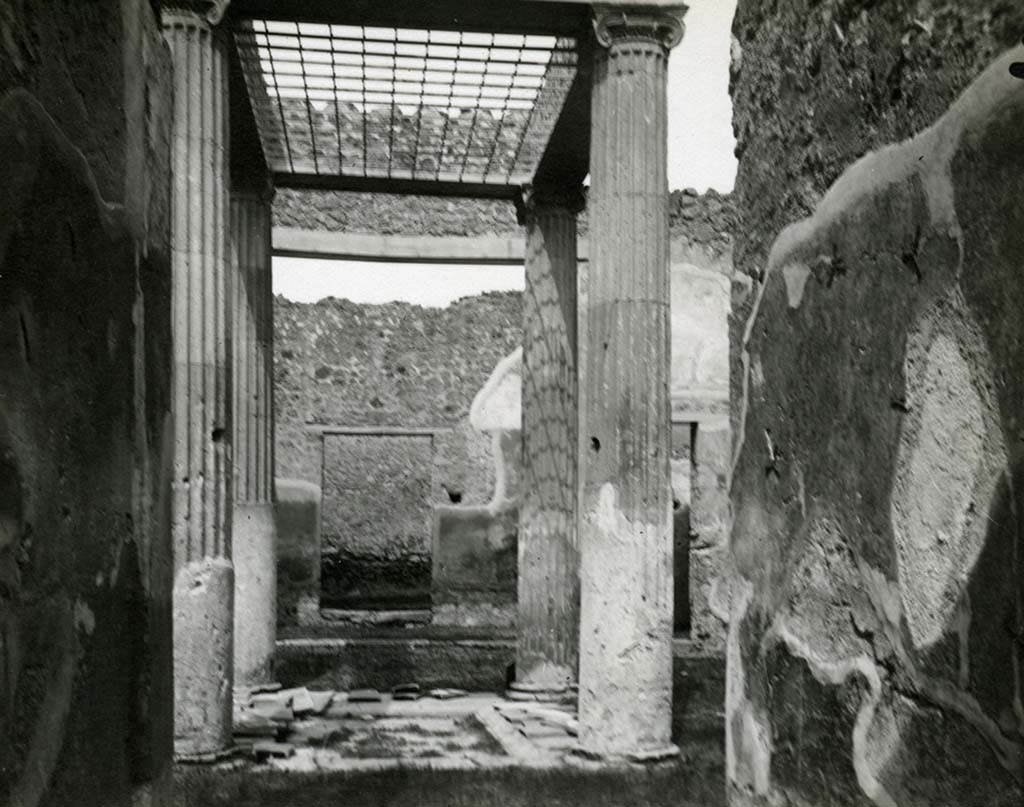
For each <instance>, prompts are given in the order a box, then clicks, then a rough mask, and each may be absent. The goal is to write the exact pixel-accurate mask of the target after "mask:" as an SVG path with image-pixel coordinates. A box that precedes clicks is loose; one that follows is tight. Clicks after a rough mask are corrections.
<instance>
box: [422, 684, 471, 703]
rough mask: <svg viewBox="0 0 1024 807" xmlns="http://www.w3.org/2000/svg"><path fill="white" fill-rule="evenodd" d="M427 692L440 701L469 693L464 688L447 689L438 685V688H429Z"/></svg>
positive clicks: (461, 696)
mask: <svg viewBox="0 0 1024 807" xmlns="http://www.w3.org/2000/svg"><path fill="white" fill-rule="evenodd" d="M427 694H428V695H430V697H432V698H437V699H438V700H440V701H447V700H451V699H452V698H463V697H465V696H466V695H468V694H469V693H468V692H466V690H464V689H448V688H445V687H440V688H438V689H432V690H430V692H429V693H427Z"/></svg>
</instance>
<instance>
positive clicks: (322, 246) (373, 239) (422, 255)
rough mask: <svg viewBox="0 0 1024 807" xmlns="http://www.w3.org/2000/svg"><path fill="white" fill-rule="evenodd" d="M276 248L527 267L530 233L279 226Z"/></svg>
mask: <svg viewBox="0 0 1024 807" xmlns="http://www.w3.org/2000/svg"><path fill="white" fill-rule="evenodd" d="M273 252H274V255H275V256H276V257H280V258H313V259H320V260H345V261H370V262H382V263H437V264H446V265H450V264H455V265H459V264H464V265H468V266H522V265H523V260H524V259H525V254H526V240H525V236H523V235H520V234H517V235H508V236H502V235H481V236H439V235H376V234H370V233H340V232H336V231H333V230H305V229H301V228H298V227H274V229H273ZM587 254H588V252H587V239H586V238H580V239H579V242H578V246H577V255H578V257H579V259H580V260H581V261H585V260H586V259H587Z"/></svg>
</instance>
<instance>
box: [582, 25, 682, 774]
mask: <svg viewBox="0 0 1024 807" xmlns="http://www.w3.org/2000/svg"><path fill="white" fill-rule="evenodd" d="M595 13H596V19H595V26H594V27H595V32H596V36H597V42H598V44H599V45H600V47H598V48H597V49H596V54H595V70H594V86H593V91H592V112H591V114H592V127H593V128H592V137H591V151H590V176H591V192H590V199H589V202H588V207H589V211H590V212H589V219H590V240H591V248H590V262H589V269H588V277H587V284H586V286H587V301H586V308H585V314H584V319H583V322H582V326H583V331H582V333H581V335H582V338H583V339H584V340H585V341H586V343H587V344H586V347H585V350H583V351H582V352H584V353H585V355H586V370H585V373H584V374H583V384H584V389H583V390H582V394H581V399H582V400H583V408H582V411H581V423H580V467H581V474H582V485H581V500H580V552H581V557H580V586H581V588H580V594H581V624H580V696H579V718H580V744H581V745H582V747H583V748H584V749H585V750H587V751H590V752H592V753H596V754H601V755H606V756H621V755H626V756H631V757H634V758H638V759H651V758H657V757H660V756H663V755H666V754H669V753H673V752H674V751H675V749H674V748H673V746H672V745H671V735H670V725H671V717H672V595H673V588H672V488H671V482H670V476H669V454H670V445H669V443H670V441H669V435H670V432H669V408H670V406H669V251H668V249H669V242H668V185H667V180H666V162H667V126H666V107H667V98H666V68H667V64H668V51H669V48H670V47H672V46H673V45H674V44H676V43H677V42H678V41H679V39H680V38H681V36H682V22H681V21H680V19H679V17H678V16H677V15H675V14H670V13H666V12H651V13H646V14H641V13H633V12H628V13H622V12H619V11H615V10H607V9H602V8H598V9H597V11H596V12H595Z"/></svg>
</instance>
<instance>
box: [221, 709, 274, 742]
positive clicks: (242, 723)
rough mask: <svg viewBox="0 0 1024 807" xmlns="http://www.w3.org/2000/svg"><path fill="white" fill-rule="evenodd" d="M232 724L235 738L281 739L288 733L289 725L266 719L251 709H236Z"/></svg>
mask: <svg viewBox="0 0 1024 807" xmlns="http://www.w3.org/2000/svg"><path fill="white" fill-rule="evenodd" d="M232 724H233V726H232V731H233V733H234V735H235V737H274V738H278V739H280V735H281V734H282V733H284V732H285V731H287V724H284V725H282V723H280V722H278V721H276V720H273V719H271V718H269V717H264V716H263V715H261V714H259V713H257V712H254V711H252V710H251V709H236V710H235V712H234V715H233V719H232Z"/></svg>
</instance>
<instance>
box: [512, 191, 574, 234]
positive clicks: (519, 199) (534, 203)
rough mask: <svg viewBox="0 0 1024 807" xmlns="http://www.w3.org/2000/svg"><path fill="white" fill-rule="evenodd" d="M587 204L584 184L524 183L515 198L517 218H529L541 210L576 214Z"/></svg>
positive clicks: (524, 220)
mask: <svg viewBox="0 0 1024 807" xmlns="http://www.w3.org/2000/svg"><path fill="white" fill-rule="evenodd" d="M586 205H587V194H586V189H585V188H584V187H583V186H582V185H573V186H569V185H532V184H528V185H523V187H522V188H520V190H519V193H518V194H517V195H516V198H515V206H516V219H517V220H518V221H519V223H520V224H521V225H522V224H526V222H527V220H528V219H529V218H530V217H531V216H533V215H534V214H536V213H537V212H538V211H541V210H548V211H564V212H565V213H566V214H567V215H571V216H575V215H576V214H577V213H579V212H580V211H581V210H583V208H584V207H586Z"/></svg>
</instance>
